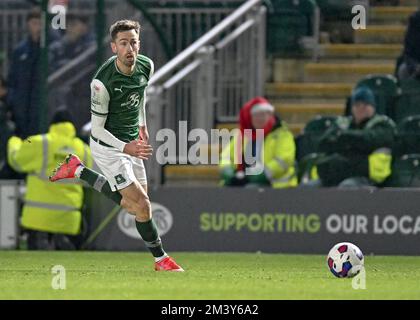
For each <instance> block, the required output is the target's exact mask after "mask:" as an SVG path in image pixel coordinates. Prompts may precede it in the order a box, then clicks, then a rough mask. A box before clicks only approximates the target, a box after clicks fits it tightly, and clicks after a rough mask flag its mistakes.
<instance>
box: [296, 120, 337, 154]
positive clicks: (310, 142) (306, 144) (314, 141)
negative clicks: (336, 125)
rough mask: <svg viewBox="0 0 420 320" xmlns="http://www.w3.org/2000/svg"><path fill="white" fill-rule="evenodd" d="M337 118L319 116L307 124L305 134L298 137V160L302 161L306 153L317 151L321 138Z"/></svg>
mask: <svg viewBox="0 0 420 320" xmlns="http://www.w3.org/2000/svg"><path fill="white" fill-rule="evenodd" d="M336 119H337V117H336V116H317V117H315V118H314V119H312V120H311V121H309V122H308V123H307V124H306V126H305V128H304V129H303V134H301V135H299V136H298V137H296V148H297V151H296V159H297V161H299V162H300V160H301V159H303V157H305V156H306V155H308V154H311V153H316V152H317V149H318V140H319V138H320V137H321V136H322V135H323V134H324V132H325V131H326V130H327V129H328V128H329V127H330V126H331V125H332V123H333V122H334V121H335V120H336Z"/></svg>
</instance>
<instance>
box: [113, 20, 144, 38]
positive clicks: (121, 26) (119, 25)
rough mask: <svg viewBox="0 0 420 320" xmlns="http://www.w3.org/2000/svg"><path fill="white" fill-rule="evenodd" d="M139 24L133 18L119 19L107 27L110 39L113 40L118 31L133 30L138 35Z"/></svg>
mask: <svg viewBox="0 0 420 320" xmlns="http://www.w3.org/2000/svg"><path fill="white" fill-rule="evenodd" d="M140 28H141V27H140V24H139V23H138V22H137V21H133V20H119V21H117V22H115V23H114V24H113V25H111V27H110V28H109V35H110V36H111V40H112V41H115V39H117V34H118V32H124V31H129V30H134V31H136V33H137V34H138V35H139V34H140Z"/></svg>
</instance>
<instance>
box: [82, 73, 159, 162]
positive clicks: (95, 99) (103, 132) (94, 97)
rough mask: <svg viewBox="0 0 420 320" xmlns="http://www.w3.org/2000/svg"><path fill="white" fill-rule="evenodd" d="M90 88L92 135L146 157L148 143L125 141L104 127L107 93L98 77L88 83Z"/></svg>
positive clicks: (149, 150)
mask: <svg viewBox="0 0 420 320" xmlns="http://www.w3.org/2000/svg"><path fill="white" fill-rule="evenodd" d="M90 89H91V112H92V136H94V137H95V138H96V139H99V140H101V141H103V142H105V143H106V144H108V145H110V146H112V147H114V148H116V149H118V150H119V151H121V152H124V153H127V154H129V155H131V156H135V157H138V158H140V159H145V160H146V159H147V158H148V157H149V156H150V155H151V153H152V150H151V149H152V148H151V146H149V145H146V144H144V143H140V142H139V141H136V140H134V141H131V142H129V143H125V142H124V141H121V140H120V139H118V138H117V137H115V136H114V135H113V134H112V133H111V132H109V131H108V130H107V129H105V123H106V119H107V117H108V110H109V109H108V108H109V99H110V98H109V93H108V90H107V89H106V87H105V85H104V84H103V83H102V82H101V81H100V80H98V79H94V80H93V81H92V83H91V85H90Z"/></svg>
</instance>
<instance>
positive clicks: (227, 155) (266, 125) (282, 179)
mask: <svg viewBox="0 0 420 320" xmlns="http://www.w3.org/2000/svg"><path fill="white" fill-rule="evenodd" d="M239 127H240V132H239V135H238V136H235V137H234V138H233V139H232V140H231V142H230V144H229V146H227V147H226V148H225V149H224V150H223V152H222V156H221V161H220V172H221V177H222V184H223V185H226V186H244V185H257V186H272V187H273V188H287V187H295V186H296V185H297V178H296V175H295V168H294V164H295V151H296V147H295V142H294V138H293V134H292V133H291V132H290V131H289V129H288V128H287V127H286V125H285V123H284V122H282V121H280V119H279V118H278V117H277V116H275V114H274V107H273V106H272V105H271V104H269V102H268V101H267V100H266V99H264V98H261V97H256V98H254V99H252V100H250V101H248V102H247V103H246V104H245V105H244V106H243V107H242V109H241V111H240V115H239ZM245 129H252V134H251V135H249V134H248V133H247V132H245V131H244V130H245ZM255 129H263V130H264V140H263V141H258V139H257V137H256V131H255ZM239 138H243V139H241V140H240V141H242V144H241V143H238V140H239ZM242 145H243V146H244V147H243V150H242V148H241V147H242ZM249 148H252V149H251V150H252V154H253V155H254V157H255V158H256V159H257V160H256V161H257V163H256V167H257V168H261V167H262V169H263V170H262V173H260V174H256V175H252V174H248V175H247V174H246V173H245V172H246V171H245V169H247V168H249V164H247V163H245V160H244V158H245V157H244V154H246V153H247V152H249V151H248V150H250V149H249ZM236 152H240V154H241V156H242V161H237V162H242V163H240V164H236V163H234V159H235V158H238V157H235V153H236Z"/></svg>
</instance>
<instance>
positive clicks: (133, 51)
mask: <svg viewBox="0 0 420 320" xmlns="http://www.w3.org/2000/svg"><path fill="white" fill-rule="evenodd" d="M111 48H112V52H113V53H115V54H116V55H117V58H118V60H120V61H121V62H122V63H123V64H124V65H125V66H127V67H131V66H133V65H134V64H135V62H136V58H137V55H138V53H139V49H140V41H139V35H138V34H137V33H136V31H135V30H128V31H122V32H118V33H117V37H116V39H115V42H111Z"/></svg>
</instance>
